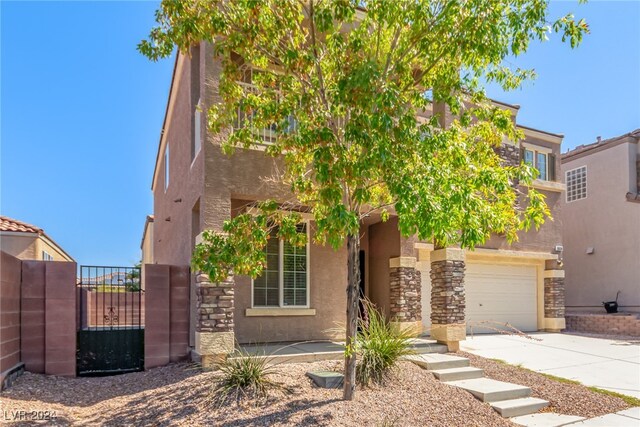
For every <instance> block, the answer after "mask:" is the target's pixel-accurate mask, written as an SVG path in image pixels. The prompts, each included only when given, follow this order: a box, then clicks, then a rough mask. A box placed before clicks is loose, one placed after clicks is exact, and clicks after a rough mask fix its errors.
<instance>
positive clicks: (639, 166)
mask: <svg viewBox="0 0 640 427" xmlns="http://www.w3.org/2000/svg"><path fill="white" fill-rule="evenodd" d="M638 141H640V129H636V130H634V131H633V132H629V133H627V134H625V135H621V136H618V137H615V138H611V139H607V140H600V138H598V141H597V142H594V143H592V144H588V145H581V146H579V147H577V148H575V149H574V150H571V151H569V152H567V153H565V154H563V155H562V175H563V177H564V179H565V183H566V185H567V193H566V197H564V198H563V201H562V202H563V205H564V206H563V208H562V215H563V224H564V228H563V230H562V232H563V237H564V263H565V269H566V306H567V309H568V310H571V311H599V312H602V313H604V309H603V306H602V302H603V301H612V300H614V299H615V298H616V293H617V292H618V291H620V296H619V300H618V303H619V305H620V307H621V310H624V311H633V312H640V147H639V146H638Z"/></svg>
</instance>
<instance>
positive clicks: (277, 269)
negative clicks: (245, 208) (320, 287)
mask: <svg viewBox="0 0 640 427" xmlns="http://www.w3.org/2000/svg"><path fill="white" fill-rule="evenodd" d="M298 232H300V233H307V232H308V227H307V224H306V223H303V224H300V225H298ZM308 249H309V243H308V239H307V244H306V245H305V246H304V247H298V246H294V245H291V244H289V243H287V242H284V241H283V240H280V239H278V237H277V230H272V231H271V236H270V238H269V240H268V241H267V246H266V248H265V251H266V256H267V265H266V268H265V269H264V271H263V272H262V274H261V275H260V276H259V277H257V278H256V279H254V280H253V289H252V292H253V295H252V296H253V304H252V305H253V307H308V306H309V268H308V266H309V256H308V254H309V252H308Z"/></svg>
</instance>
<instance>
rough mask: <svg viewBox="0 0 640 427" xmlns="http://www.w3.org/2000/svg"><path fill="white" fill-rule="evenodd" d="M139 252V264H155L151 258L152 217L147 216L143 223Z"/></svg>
mask: <svg viewBox="0 0 640 427" xmlns="http://www.w3.org/2000/svg"><path fill="white" fill-rule="evenodd" d="M140 250H141V251H142V258H141V260H142V262H141V264H142V265H143V266H144V265H145V264H155V260H154V257H153V215H147V219H146V221H145V222H144V230H143V231H142V241H141V242H140Z"/></svg>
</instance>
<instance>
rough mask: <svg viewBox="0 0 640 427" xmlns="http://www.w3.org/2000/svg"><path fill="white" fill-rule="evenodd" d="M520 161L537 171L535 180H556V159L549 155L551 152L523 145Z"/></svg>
mask: <svg viewBox="0 0 640 427" xmlns="http://www.w3.org/2000/svg"><path fill="white" fill-rule="evenodd" d="M522 159H523V161H524V162H525V163H526V164H528V165H531V166H533V167H534V168H536V169H537V170H538V176H537V179H540V180H542V181H555V180H556V173H555V171H556V157H555V155H554V154H552V153H551V150H548V149H545V148H542V147H534V146H531V145H529V144H527V145H523V149H522Z"/></svg>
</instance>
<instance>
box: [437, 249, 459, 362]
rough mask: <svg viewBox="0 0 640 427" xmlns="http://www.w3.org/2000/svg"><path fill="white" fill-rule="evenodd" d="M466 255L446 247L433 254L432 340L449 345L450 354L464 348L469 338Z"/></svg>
mask: <svg viewBox="0 0 640 427" xmlns="http://www.w3.org/2000/svg"><path fill="white" fill-rule="evenodd" d="M464 270H465V254H464V251H463V250H461V249H455V248H445V249H438V250H435V251H433V252H432V253H431V338H433V339H435V340H437V341H438V342H440V343H443V344H446V345H447V347H448V348H449V351H457V350H459V349H460V341H463V340H464V339H465V338H466V336H467V332H466V324H465V318H464V311H465V292H464Z"/></svg>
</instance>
